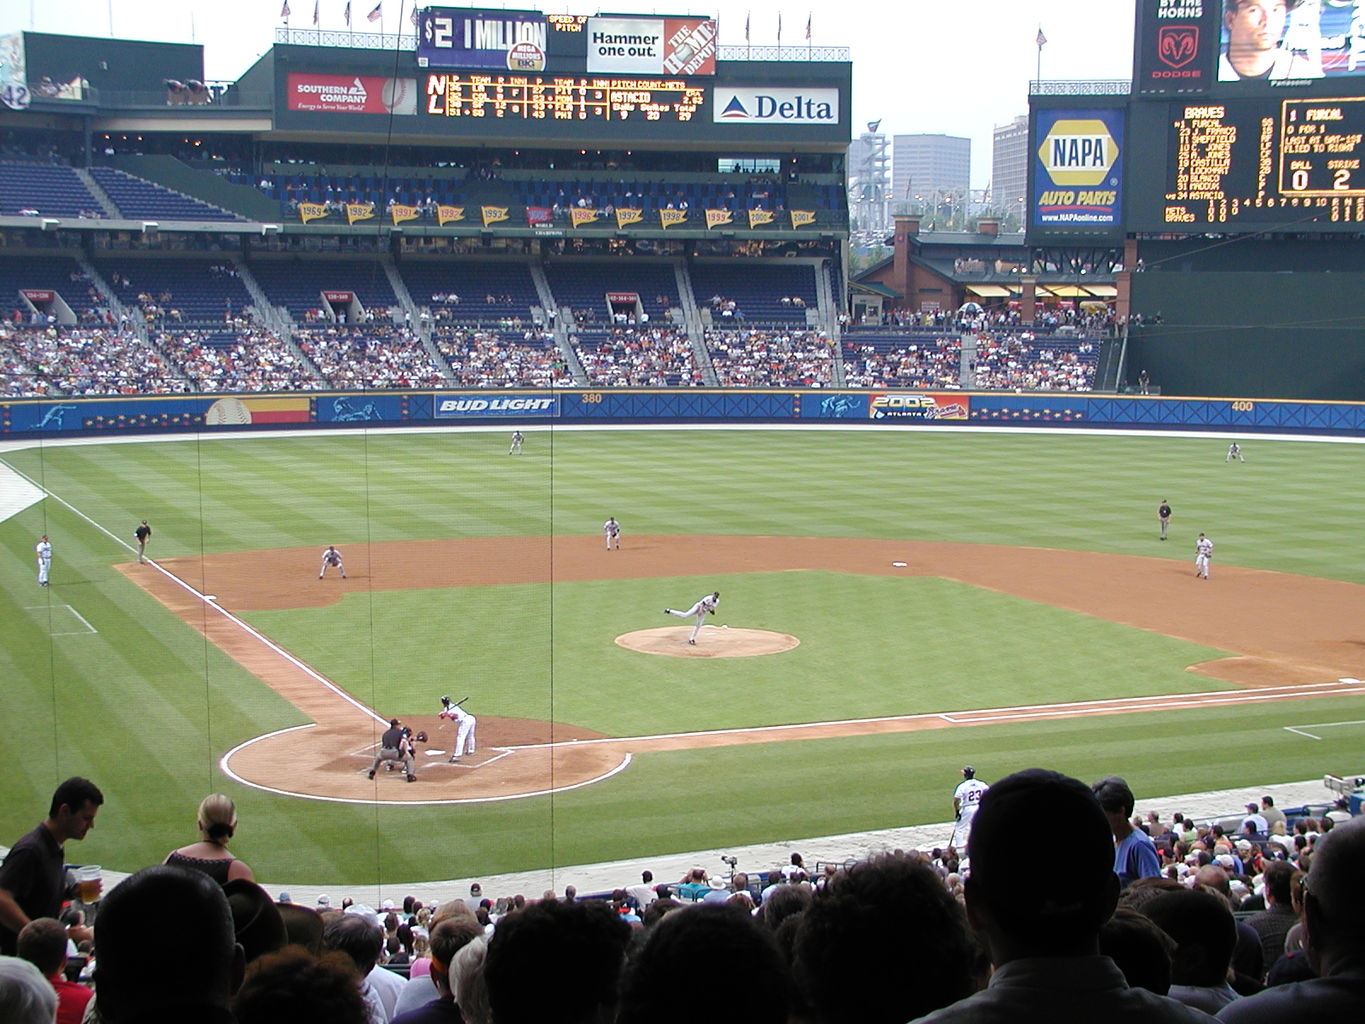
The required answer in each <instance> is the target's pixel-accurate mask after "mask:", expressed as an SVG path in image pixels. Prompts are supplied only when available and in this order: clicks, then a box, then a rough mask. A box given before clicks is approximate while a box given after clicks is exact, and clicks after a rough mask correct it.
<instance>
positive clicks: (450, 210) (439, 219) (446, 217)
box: [436, 206, 464, 228]
mask: <svg viewBox="0 0 1365 1024" xmlns="http://www.w3.org/2000/svg"><path fill="white" fill-rule="evenodd" d="M457 220H464V207H463V206H438V207H436V226H437V227H442V228H443V227H445V226H446V225H447V224H449V223H451V222H452V221H457Z"/></svg>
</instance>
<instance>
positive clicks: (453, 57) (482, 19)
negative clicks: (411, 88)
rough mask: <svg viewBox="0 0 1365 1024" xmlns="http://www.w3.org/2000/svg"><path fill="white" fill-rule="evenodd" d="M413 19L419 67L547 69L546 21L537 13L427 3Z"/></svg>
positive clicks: (509, 69)
mask: <svg viewBox="0 0 1365 1024" xmlns="http://www.w3.org/2000/svg"><path fill="white" fill-rule="evenodd" d="M417 17H418V21H417V66H418V67H419V68H488V69H490V70H493V69H499V70H506V71H522V72H532V71H544V70H545V45H546V39H547V35H548V32H549V23H548V22H547V21H546V19H545V15H543V14H541V13H540V12H538V11H492V10H483V9H479V8H475V9H453V8H449V7H428V8H427V9H426V10H424V11H419V12H418V15H417Z"/></svg>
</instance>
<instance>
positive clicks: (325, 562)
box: [318, 548, 346, 580]
mask: <svg viewBox="0 0 1365 1024" xmlns="http://www.w3.org/2000/svg"><path fill="white" fill-rule="evenodd" d="M330 565H335V566H336V567H337V571H338V572H340V573H341V578H342V579H343V580H344V579H345V578H346V566H345V565H344V564H343V563H342V561H341V552H340V551H338V550H337V549H336V548H328V549H327V550H326V551H324V552H323V553H322V568H321V569H320V570H319V571H318V579H322V577H323V576H325V575H326V574H327V567H328V566H330Z"/></svg>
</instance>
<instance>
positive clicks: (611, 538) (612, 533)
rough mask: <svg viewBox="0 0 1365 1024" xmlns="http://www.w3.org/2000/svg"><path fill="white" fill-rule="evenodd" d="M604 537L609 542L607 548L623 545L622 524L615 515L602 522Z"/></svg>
mask: <svg viewBox="0 0 1365 1024" xmlns="http://www.w3.org/2000/svg"><path fill="white" fill-rule="evenodd" d="M602 538H603V539H604V540H605V541H606V542H607V550H608V551H610V550H611V549H612V548H617V549H618V550H619V549H620V547H621V524H620V523H618V522H617V521H616V517H615V516H609V517H608V518H607V521H606V522H605V523H603V524H602Z"/></svg>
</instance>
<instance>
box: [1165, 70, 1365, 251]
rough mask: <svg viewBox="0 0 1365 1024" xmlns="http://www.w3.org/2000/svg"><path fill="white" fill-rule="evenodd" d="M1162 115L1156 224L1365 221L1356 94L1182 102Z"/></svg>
mask: <svg viewBox="0 0 1365 1024" xmlns="http://www.w3.org/2000/svg"><path fill="white" fill-rule="evenodd" d="M1272 102H1274V103H1275V105H1274V106H1273V107H1272V106H1271V103H1272ZM1171 113H1172V115H1173V116H1172V117H1171V119H1170V120H1169V122H1168V131H1169V136H1168V140H1167V176H1166V187H1165V199H1166V202H1165V205H1164V212H1163V217H1162V220H1163V223H1164V225H1166V226H1169V227H1172V228H1182V227H1183V228H1186V229H1189V230H1199V229H1200V228H1201V227H1204V226H1211V225H1227V226H1231V225H1236V224H1238V223H1244V222H1254V223H1258V224H1265V223H1283V222H1285V221H1291V222H1293V221H1308V222H1314V223H1319V224H1332V223H1335V224H1341V225H1343V226H1345V225H1359V224H1362V223H1365V173H1362V169H1361V155H1362V150H1363V149H1365V147H1363V146H1362V140H1365V98H1362V97H1351V98H1326V99H1288V100H1280V101H1277V102H1275V101H1264V100H1263V101H1255V100H1248V101H1239V100H1229V101H1227V102H1224V103H1198V104H1194V103H1187V104H1175V105H1173V106H1172V108H1171Z"/></svg>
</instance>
